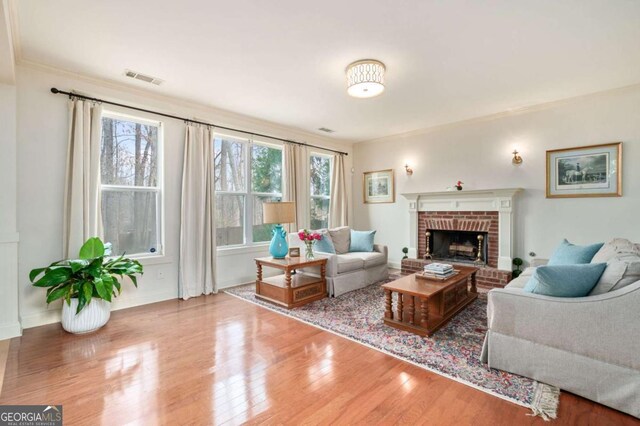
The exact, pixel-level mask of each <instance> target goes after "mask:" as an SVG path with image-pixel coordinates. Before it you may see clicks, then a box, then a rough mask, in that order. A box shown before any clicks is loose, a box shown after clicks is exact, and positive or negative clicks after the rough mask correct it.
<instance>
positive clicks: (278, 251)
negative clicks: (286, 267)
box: [269, 225, 289, 259]
mask: <svg viewBox="0 0 640 426" xmlns="http://www.w3.org/2000/svg"><path fill="white" fill-rule="evenodd" d="M269 253H271V256H273V257H274V258H276V259H284V258H285V257H286V256H287V254H288V253H289V244H287V232H286V231H285V230H284V229H283V228H282V225H276V226H275V227H274V228H273V238H272V239H271V244H269Z"/></svg>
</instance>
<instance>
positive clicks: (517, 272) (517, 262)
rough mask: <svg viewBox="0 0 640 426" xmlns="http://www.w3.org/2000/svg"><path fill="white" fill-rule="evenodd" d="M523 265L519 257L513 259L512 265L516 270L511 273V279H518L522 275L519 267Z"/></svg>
mask: <svg viewBox="0 0 640 426" xmlns="http://www.w3.org/2000/svg"><path fill="white" fill-rule="evenodd" d="M523 263H524V262H523V261H522V259H520V258H519V257H515V258H514V259H513V264H514V265H516V269H514V270H513V272H512V276H513V278H518V277H519V276H520V274H521V273H522V271H521V270H520V267H521V266H522V264H523Z"/></svg>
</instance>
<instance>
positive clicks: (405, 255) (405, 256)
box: [402, 247, 409, 259]
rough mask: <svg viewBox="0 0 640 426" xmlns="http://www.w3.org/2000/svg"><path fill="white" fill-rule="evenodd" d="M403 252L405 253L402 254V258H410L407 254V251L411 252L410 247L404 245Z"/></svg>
mask: <svg viewBox="0 0 640 426" xmlns="http://www.w3.org/2000/svg"><path fill="white" fill-rule="evenodd" d="M402 253H404V256H402V259H408V258H409V256H407V253H409V248H408V247H403V248H402Z"/></svg>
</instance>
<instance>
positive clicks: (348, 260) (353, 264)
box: [336, 254, 364, 274]
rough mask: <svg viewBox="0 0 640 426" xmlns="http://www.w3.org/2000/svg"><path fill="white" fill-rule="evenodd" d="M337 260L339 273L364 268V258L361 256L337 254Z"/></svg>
mask: <svg viewBox="0 0 640 426" xmlns="http://www.w3.org/2000/svg"><path fill="white" fill-rule="evenodd" d="M336 260H337V262H338V273H339V274H344V273H345V272H351V271H357V270H359V269H363V268H364V260H363V259H361V258H359V257H355V256H349V255H348V254H340V255H338V256H336Z"/></svg>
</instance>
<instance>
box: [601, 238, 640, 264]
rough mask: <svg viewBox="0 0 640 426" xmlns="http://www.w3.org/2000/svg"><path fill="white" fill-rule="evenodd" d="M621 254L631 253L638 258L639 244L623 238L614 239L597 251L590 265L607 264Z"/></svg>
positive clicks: (639, 254) (639, 253) (639, 252)
mask: <svg viewBox="0 0 640 426" xmlns="http://www.w3.org/2000/svg"><path fill="white" fill-rule="evenodd" d="M623 253H632V254H636V255H638V256H640V244H634V243H632V242H631V241H629V240H627V239H625V238H614V239H613V240H611V241H609V242H608V243H606V244H605V245H603V246H602V248H601V249H600V250H598V252H597V253H596V255H595V256H593V259H591V263H603V262H608V261H609V260H611V259H613V258H614V257H616V256H618V255H619V254H623Z"/></svg>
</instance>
